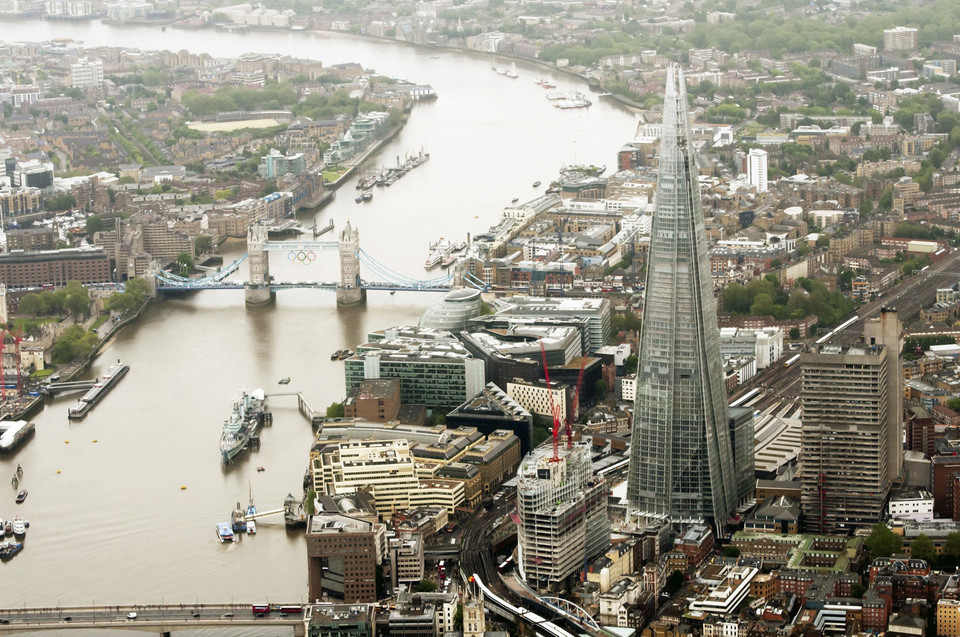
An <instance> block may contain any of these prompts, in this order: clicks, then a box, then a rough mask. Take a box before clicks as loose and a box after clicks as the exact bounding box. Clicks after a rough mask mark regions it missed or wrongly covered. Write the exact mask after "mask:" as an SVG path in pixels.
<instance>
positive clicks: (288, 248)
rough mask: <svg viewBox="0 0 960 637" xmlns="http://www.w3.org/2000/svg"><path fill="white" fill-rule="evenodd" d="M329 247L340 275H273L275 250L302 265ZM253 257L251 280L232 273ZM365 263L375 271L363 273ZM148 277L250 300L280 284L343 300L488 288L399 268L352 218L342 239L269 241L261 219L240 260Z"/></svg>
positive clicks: (265, 298)
mask: <svg viewBox="0 0 960 637" xmlns="http://www.w3.org/2000/svg"><path fill="white" fill-rule="evenodd" d="M324 252H338V253H339V255H340V280H339V281H279V280H275V279H274V278H273V277H272V276H271V275H270V260H269V255H270V254H271V253H282V254H284V255H285V258H286V259H287V260H288V261H290V262H292V263H298V264H302V265H310V264H312V263H313V262H315V261H316V260H317V259H318V258H319V256H320V254H322V253H324ZM244 261H248V262H249V268H248V270H249V280H248V281H240V280H236V279H233V278H230V276H231V275H233V274H234V273H236V272H237V270H238V269H239V268H240V265H241V264H242V263H243V262H244ZM361 266H362V267H363V268H364V269H365V270H366V271H367V272H369V273H371V274H372V275H373V277H376V278H375V279H366V278H361V276H360V268H361ZM147 278H148V281H150V283H151V286H152V288H153V289H155V290H156V291H158V292H164V291H188V290H244V291H245V295H246V300H247V303H250V304H260V303H266V302H269V301H270V300H272V299H273V296H274V294H275V293H276V292H277V291H278V290H292V289H313V290H327V291H332V292H336V294H337V304H338V305H355V304H357V303H362V302H363V301H364V300H365V299H366V292H367V290H383V291H389V292H391V293H393V292H449V291H450V290H452V289H455V288H457V287H463V286H469V287H475V288H478V289H486V286H485V285H484V284H483V282H482V281H480V280H479V279H477V278H475V277H473V276H471V275H469V273H466V274H461V273H458V272H455V273H451V272H448V273H446V274H444V275H443V276H440V277H436V278H432V279H418V278H415V277H409V276H406V275H403V274H401V273H399V272H396V271H395V270H393V269H392V268H390V267H389V266H387V265H385V264H383V263H381V262H380V261H379V260H377V259H376V258H375V257H374V256H373V255H371V254H370V253H368V252H366V251H364V250H363V249H362V248H361V247H360V244H359V232H358V231H357V230H356V229H354V228H351V226H350V223H349V222H348V223H347V225H346V228H345V229H344V230H343V232H342V233H341V234H340V240H339V241H316V240H313V241H270V240H268V234H267V228H266V227H265V226H263V225H261V224H259V223H254V224H252V225H251V226H250V231H249V232H248V234H247V254H245V255H243V256H242V257H240V258H239V259H237V260H236V261H233V262H232V263H230V264H227V265H226V266H224V267H222V268H220V269H218V270H217V271H215V272H211V273H209V274H207V275H206V276H203V277H200V278H192V277H185V276H180V275H178V274H174V273H171V272H166V271H163V270H160V269H159V268H154V269H152V270H151V271H150V272H148V273H147Z"/></svg>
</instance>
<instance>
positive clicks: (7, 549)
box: [0, 542, 23, 561]
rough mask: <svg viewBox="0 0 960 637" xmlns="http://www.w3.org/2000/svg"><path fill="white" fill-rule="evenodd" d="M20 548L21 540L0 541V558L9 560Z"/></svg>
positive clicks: (21, 546) (21, 547)
mask: <svg viewBox="0 0 960 637" xmlns="http://www.w3.org/2000/svg"><path fill="white" fill-rule="evenodd" d="M22 550H23V542H2V543H0V560H4V561H6V560H9V559H10V558H12V557H13V556H14V555H16V554H17V553H19V552H20V551H22Z"/></svg>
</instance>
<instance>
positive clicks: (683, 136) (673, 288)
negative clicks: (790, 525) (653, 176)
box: [627, 67, 737, 528]
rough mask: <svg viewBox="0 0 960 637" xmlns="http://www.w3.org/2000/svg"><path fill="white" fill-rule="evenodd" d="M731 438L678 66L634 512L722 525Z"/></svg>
mask: <svg viewBox="0 0 960 637" xmlns="http://www.w3.org/2000/svg"><path fill="white" fill-rule="evenodd" d="M730 438H731V434H730V426H729V424H728V415H727V402H726V390H725V387H724V383H723V371H722V367H721V364H720V346H719V330H718V328H717V306H716V301H715V300H714V297H713V284H712V282H711V280H710V264H709V255H708V253H707V238H706V231H705V229H704V222H703V211H702V209H701V203H700V190H699V187H698V185H697V166H696V159H695V152H694V150H693V148H692V146H691V144H690V123H689V120H688V117H687V102H686V90H685V88H684V81H683V75H682V73H681V72H680V71H679V69H674V68H673V67H671V68H670V69H669V70H668V71H667V87H666V92H665V95H664V105H663V132H662V135H661V139H660V164H659V176H658V178H657V203H656V210H655V212H654V216H653V230H652V232H651V235H650V250H649V254H648V260H647V288H646V298H645V299H644V305H643V331H642V335H641V337H640V361H639V366H638V368H637V396H636V410H635V412H634V422H633V436H632V442H631V449H630V473H629V477H628V483H627V498H628V500H629V501H630V504H631V508H632V510H633V512H635V513H639V514H641V515H651V516H657V517H665V518H669V519H670V521H671V522H673V523H683V522H686V521H693V520H706V521H709V522H713V523H714V524H715V525H716V526H718V527H721V528H722V526H723V525H724V523H725V522H726V520H727V519H728V518H729V516H730V514H731V513H732V512H733V510H734V508H735V506H736V503H737V493H736V479H735V477H734V472H735V468H734V466H735V465H734V460H733V450H732V445H731V440H730Z"/></svg>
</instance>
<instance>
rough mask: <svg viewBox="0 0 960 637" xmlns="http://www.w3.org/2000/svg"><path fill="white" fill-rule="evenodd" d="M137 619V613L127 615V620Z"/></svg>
mask: <svg viewBox="0 0 960 637" xmlns="http://www.w3.org/2000/svg"><path fill="white" fill-rule="evenodd" d="M136 618H137V614H136V613H127V619H136Z"/></svg>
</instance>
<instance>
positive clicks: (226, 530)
mask: <svg viewBox="0 0 960 637" xmlns="http://www.w3.org/2000/svg"><path fill="white" fill-rule="evenodd" d="M217 537H218V538H220V541H221V542H233V529H231V528H230V524H228V523H227V522H219V523H217Z"/></svg>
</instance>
